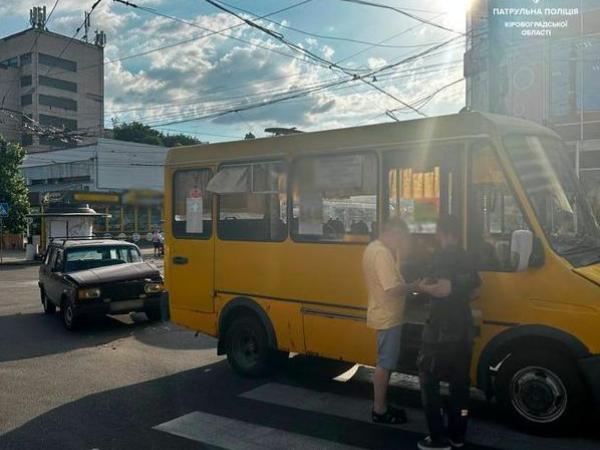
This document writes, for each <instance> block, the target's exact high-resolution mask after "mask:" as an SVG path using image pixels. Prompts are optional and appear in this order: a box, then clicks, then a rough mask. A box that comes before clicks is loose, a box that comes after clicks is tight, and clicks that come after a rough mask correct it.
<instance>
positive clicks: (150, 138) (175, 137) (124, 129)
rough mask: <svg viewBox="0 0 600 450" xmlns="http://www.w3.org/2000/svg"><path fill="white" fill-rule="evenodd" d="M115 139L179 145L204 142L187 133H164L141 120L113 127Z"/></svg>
mask: <svg viewBox="0 0 600 450" xmlns="http://www.w3.org/2000/svg"><path fill="white" fill-rule="evenodd" d="M113 133H114V137H115V139H118V140H121V141H129V142H139V143H140V144H150V145H162V146H164V147H177V146H179V145H194V144H202V143H203V142H202V141H200V140H198V139H196V138H193V137H190V136H187V135H185V134H164V133H163V132H161V131H158V130H155V129H153V128H150V127H149V126H148V125H144V124H143V123H140V122H135V121H134V122H130V123H127V122H124V123H121V124H115V126H114V127H113Z"/></svg>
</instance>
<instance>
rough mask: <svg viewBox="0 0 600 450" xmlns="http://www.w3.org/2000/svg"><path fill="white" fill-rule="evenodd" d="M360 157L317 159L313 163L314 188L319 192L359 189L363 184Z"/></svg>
mask: <svg viewBox="0 0 600 450" xmlns="http://www.w3.org/2000/svg"><path fill="white" fill-rule="evenodd" d="M362 163H363V158H362V156H361V155H349V156H336V157H335V158H319V159H318V160H316V161H315V164H316V166H315V178H316V186H317V187H318V188H319V189H321V190H324V191H326V190H329V189H359V188H361V187H362V182H363V164H362Z"/></svg>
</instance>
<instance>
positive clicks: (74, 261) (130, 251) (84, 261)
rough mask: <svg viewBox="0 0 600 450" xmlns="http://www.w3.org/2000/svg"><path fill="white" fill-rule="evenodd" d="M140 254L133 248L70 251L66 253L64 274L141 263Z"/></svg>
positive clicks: (75, 249) (87, 248)
mask: <svg viewBox="0 0 600 450" xmlns="http://www.w3.org/2000/svg"><path fill="white" fill-rule="evenodd" d="M141 261H142V257H141V255H140V252H139V251H138V249H137V248H135V247H130V246H118V247H108V246H103V247H87V246H86V247H81V248H74V249H70V250H69V251H68V252H67V263H66V264H65V272H76V271H78V270H88V269H93V268H96V267H104V266H112V265H116V264H124V263H134V262H141Z"/></svg>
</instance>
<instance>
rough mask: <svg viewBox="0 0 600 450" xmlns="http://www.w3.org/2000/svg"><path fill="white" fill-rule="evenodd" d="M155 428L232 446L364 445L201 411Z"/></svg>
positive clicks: (323, 448) (338, 449) (243, 449)
mask: <svg viewBox="0 0 600 450" xmlns="http://www.w3.org/2000/svg"><path fill="white" fill-rule="evenodd" d="M154 429H156V430H160V431H164V432H166V433H170V434H173V435H175V436H180V437H184V438H186V439H190V440H193V441H196V442H201V443H203V444H208V445H214V446H217V447H222V448H226V449H229V450H261V449H282V448H285V449H289V450H294V449H297V450H313V449H314V450H357V449H359V448H360V447H353V446H350V445H344V444H339V443H337V442H333V441H328V440H325V439H319V438H315V437H312V436H306V435H302V434H297V433H291V432H289V431H284V430H279V429H276V428H270V427H265V426H262V425H255V424H252V423H249V422H243V421H241V420H236V419H230V418H228V417H222V416H217V415H214V414H208V413H204V412H199V411H195V412H192V413H189V414H186V415H184V416H181V417H178V418H177V419H174V420H171V421H169V422H165V423H162V424H160V425H157V426H156V427H154Z"/></svg>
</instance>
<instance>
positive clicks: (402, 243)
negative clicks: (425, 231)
mask: <svg viewBox="0 0 600 450" xmlns="http://www.w3.org/2000/svg"><path fill="white" fill-rule="evenodd" d="M409 244H410V233H409V230H408V226H407V225H406V223H405V222H404V221H403V220H402V219H400V218H394V219H390V220H389V221H388V222H386V223H385V224H384V226H383V230H382V233H381V236H380V238H379V239H377V240H375V241H373V242H371V243H370V244H369V245H368V246H367V248H366V250H365V253H364V255H363V272H364V275H365V280H366V283H367V289H368V294H369V303H368V309H367V326H368V327H370V328H373V329H375V330H377V366H376V367H375V373H374V375H373V392H374V402H373V412H372V420H373V422H378V423H388V424H401V423H405V422H406V413H405V412H404V410H401V409H396V408H392V407H390V406H388V405H387V399H386V398H387V389H388V384H389V380H390V374H391V372H392V371H393V370H395V369H396V366H397V364H398V358H399V356H400V333H401V323H402V316H403V313H404V300H405V295H406V291H407V288H408V286H407V285H406V283H405V281H404V278H402V275H401V274H400V270H399V268H398V262H397V261H396V258H395V255H396V254H398V253H399V254H400V256H401V257H403V256H405V255H406V253H407V251H408V249H409Z"/></svg>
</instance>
